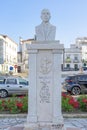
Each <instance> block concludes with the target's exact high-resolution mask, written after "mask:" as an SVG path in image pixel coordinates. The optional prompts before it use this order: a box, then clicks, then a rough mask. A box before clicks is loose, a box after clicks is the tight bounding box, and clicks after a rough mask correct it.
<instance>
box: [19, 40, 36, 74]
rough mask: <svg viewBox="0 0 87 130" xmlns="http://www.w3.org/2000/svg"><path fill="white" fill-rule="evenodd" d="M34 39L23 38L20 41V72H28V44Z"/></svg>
mask: <svg viewBox="0 0 87 130" xmlns="http://www.w3.org/2000/svg"><path fill="white" fill-rule="evenodd" d="M33 40H34V39H27V40H21V41H20V42H19V52H18V72H24V73H28V70H29V66H28V54H27V53H26V52H27V46H26V45H27V44H31V42H32V41H33Z"/></svg>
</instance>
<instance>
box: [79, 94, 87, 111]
mask: <svg viewBox="0 0 87 130" xmlns="http://www.w3.org/2000/svg"><path fill="white" fill-rule="evenodd" d="M77 100H78V102H79V109H80V110H81V111H85V112H87V96H86V95H82V96H80V97H78V99H77Z"/></svg>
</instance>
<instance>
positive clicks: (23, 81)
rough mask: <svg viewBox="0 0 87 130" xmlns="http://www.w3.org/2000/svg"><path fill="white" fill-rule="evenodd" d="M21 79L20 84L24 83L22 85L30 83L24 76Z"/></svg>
mask: <svg viewBox="0 0 87 130" xmlns="http://www.w3.org/2000/svg"><path fill="white" fill-rule="evenodd" d="M18 79H19V84H22V85H29V83H28V81H27V80H26V79H23V78H18Z"/></svg>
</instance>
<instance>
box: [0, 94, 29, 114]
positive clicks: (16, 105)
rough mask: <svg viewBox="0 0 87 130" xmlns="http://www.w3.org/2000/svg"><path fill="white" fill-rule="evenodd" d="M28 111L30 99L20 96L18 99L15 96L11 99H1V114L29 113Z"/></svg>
mask: <svg viewBox="0 0 87 130" xmlns="http://www.w3.org/2000/svg"><path fill="white" fill-rule="evenodd" d="M27 110H28V97H27V96H20V97H16V96H15V95H14V96H13V97H11V98H7V99H0V113H2V112H5V113H11V114H17V113H21V112H22V113H25V112H26V113H27Z"/></svg>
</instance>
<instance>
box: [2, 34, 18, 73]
mask: <svg viewBox="0 0 87 130" xmlns="http://www.w3.org/2000/svg"><path fill="white" fill-rule="evenodd" d="M17 47H18V44H17V43H15V42H14V41H13V40H11V39H10V38H9V37H8V36H7V35H0V72H1V73H3V72H4V73H8V72H10V71H12V72H16V68H15V65H17Z"/></svg>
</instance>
